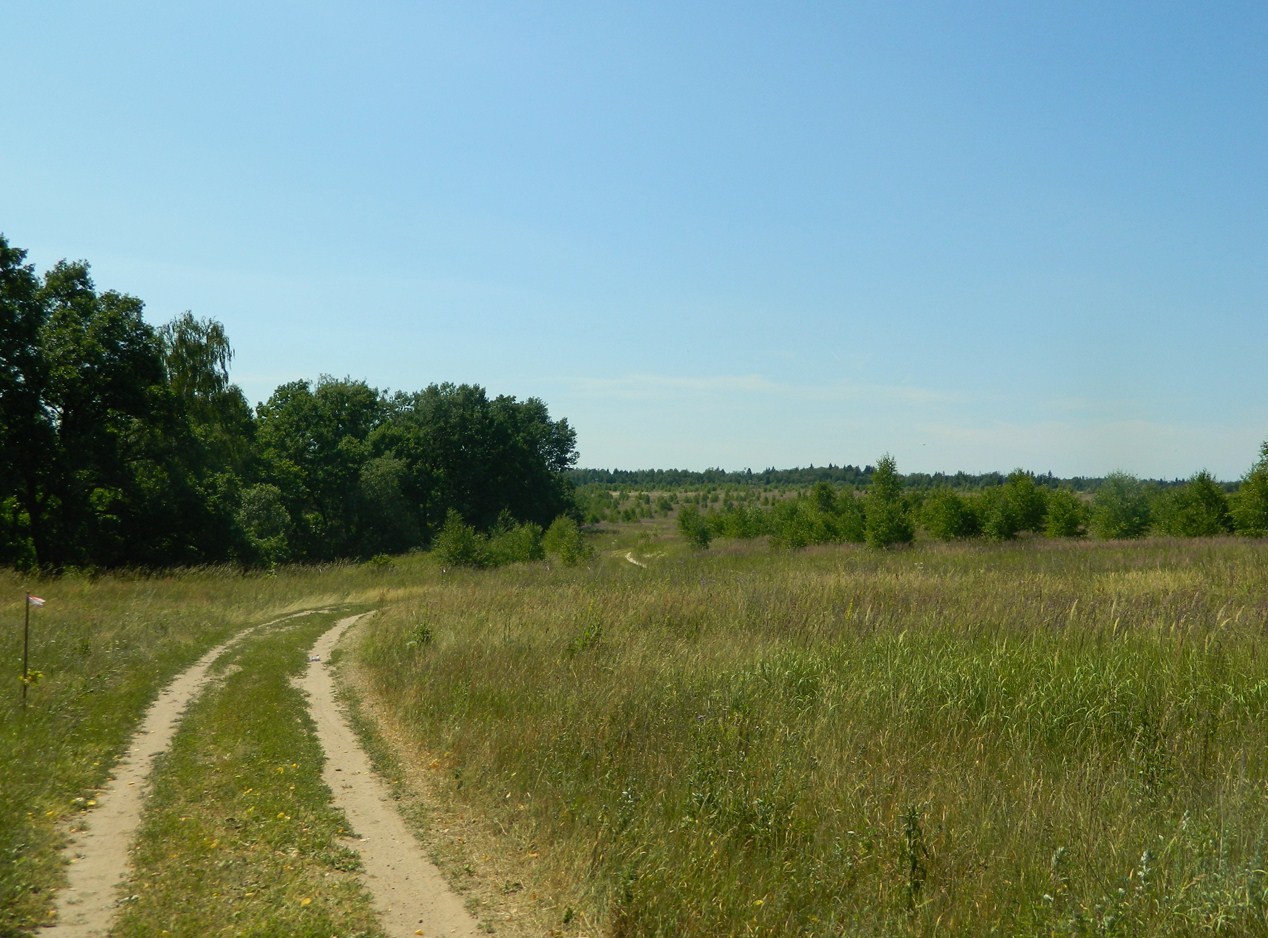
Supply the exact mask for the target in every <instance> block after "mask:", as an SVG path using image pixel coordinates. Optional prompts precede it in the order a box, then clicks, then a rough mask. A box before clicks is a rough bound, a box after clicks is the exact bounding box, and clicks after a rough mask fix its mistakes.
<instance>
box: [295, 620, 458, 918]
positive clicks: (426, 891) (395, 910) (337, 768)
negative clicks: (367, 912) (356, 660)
mask: <svg viewBox="0 0 1268 938" xmlns="http://www.w3.org/2000/svg"><path fill="white" fill-rule="evenodd" d="M361 618H362V616H350V617H349V618H346V619H341V620H340V621H339V622H337V623H335V626H334V627H333V628H332V629H330V631H328V632H326V633H325V634H324V635H322V637H321V638H320V639H318V641H317V643H316V644H315V645H314V646H313V648H312V651H311V652H310V654H309V665H308V670H307V671H306V672H305V674H304V676H303V678H302V679H301V680H299V681H297V682H296V684H297V686H299V687H300V688H301V689H302V690H304V691H305V692H307V694H308V698H309V710H310V712H311V713H312V717H313V721H314V722H315V723H316V724H317V738H318V740H319V742H320V743H321V748H322V749H323V750H324V751H325V753H326V764H325V768H324V769H323V770H322V778H323V779H324V780H325V782H326V784H327V785H328V786H329V787H330V790H331V791H332V792H333V793H334V801H335V806H336V807H337V808H339V809H340V810H341V811H343V813H344V814H345V815H346V816H347V818H348V822H349V823H350V824H351V826H352V829H353V831H355V832H356V836H355V837H354V838H353V839H352V840H351V842H350V843H349V846H350V847H351V848H352V849H354V850H356V851H357V852H358V853H360V854H361V862H362V864H363V865H364V867H365V878H366V885H367V887H368V888H369V890H370V893H371V895H372V896H373V897H374V906H375V909H376V910H377V911H378V912H379V915H380V917H381V919H382V922H383V926H384V928H385V930H386V931H387V933H388V934H389V935H393V936H397V935H400V936H408V935H418V934H423V935H427V936H429V938H476V936H479V935H481V934H482V932H481V931H480V929H479V926H478V925H477V923H476V921H475V919H474V918H472V917H471V915H470V914H469V913H468V912H467V910H466V908H465V907H464V906H463V903H462V900H461V899H459V898H458V896H457V895H456V894H455V893H453V892H452V891H451V890H450V889H449V886H448V884H446V882H445V880H444V879H443V878H442V877H441V875H440V871H439V870H438V869H437V868H436V866H435V864H433V863H432V862H431V860H429V859H428V858H427V856H426V854H424V853H423V850H422V848H421V847H420V846H419V844H418V841H417V840H415V838H414V835H413V834H412V833H411V832H410V830H409V828H408V827H406V825H405V822H404V820H402V818H401V816H400V814H399V813H398V812H397V810H396V808H395V806H394V804H393V799H392V795H391V791H390V790H389V789H388V787H387V785H386V784H384V782H383V781H382V780H381V779H380V778H379V777H378V776H377V775H375V774H374V771H373V769H372V768H371V766H370V760H369V757H368V756H367V755H366V754H365V751H364V750H363V749H362V748H361V744H360V743H359V742H358V741H357V736H356V734H355V733H354V732H353V730H352V727H351V725H350V724H349V722H348V719H347V717H346V716H345V715H344V711H343V709H342V708H341V707H340V706H339V705H338V703H337V701H336V695H335V685H334V679H333V677H332V675H331V673H330V669H329V667H328V666H327V664H326V661H327V659H328V658H329V656H330V652H331V650H332V649H333V648H334V647H335V644H336V643H337V642H338V641H339V639H340V638H341V637H342V636H343V634H344V632H346V631H347V630H348V629H349V628H351V627H352V626H353V625H354V624H355V623H356V622H357V621H358V620H359V619H361Z"/></svg>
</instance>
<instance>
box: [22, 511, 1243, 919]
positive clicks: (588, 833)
mask: <svg viewBox="0 0 1268 938" xmlns="http://www.w3.org/2000/svg"><path fill="white" fill-rule="evenodd" d="M594 543H595V544H596V546H597V547H598V548H599V552H598V554H597V555H596V556H595V557H594V558H592V559H591V560H589V561H587V562H583V563H582V564H580V565H578V566H572V567H570V566H566V565H563V564H559V563H533V564H518V565H511V566H507V567H501V568H498V569H490V570H470V569H460V568H450V569H445V568H443V567H442V566H441V565H440V564H439V563H438V562H436V561H435V560H434V559H433V558H429V557H426V556H415V557H409V558H401V559H398V560H396V561H393V562H391V563H386V564H374V563H370V564H362V565H347V566H334V567H327V568H322V569H318V568H305V569H294V570H281V571H279V572H278V573H276V574H273V575H252V576H243V575H241V574H239V573H234V572H232V571H227V570H202V571H186V572H179V573H173V574H170V575H162V576H140V575H118V576H103V577H100V578H95V579H89V578H82V577H74V576H64V577H61V578H57V579H52V580H48V581H45V582H39V581H28V580H23V579H20V578H19V577H18V575H17V574H14V573H11V572H0V595H3V596H4V597H5V601H4V602H3V603H0V616H3V618H4V619H5V620H6V621H7V622H8V623H9V625H8V626H7V627H6V628H5V629H4V630H3V631H2V632H0V653H2V659H0V660H3V661H4V662H7V665H6V667H7V668H8V669H9V670H10V671H11V673H12V682H11V687H10V691H9V692H8V693H4V694H3V695H0V745H2V746H3V751H2V752H3V754H2V755H0V935H19V934H30V933H32V931H33V930H34V929H35V928H36V927H37V926H38V925H39V924H40V923H42V922H47V921H48V920H49V917H50V911H51V908H52V898H51V895H52V890H53V888H54V887H55V886H56V885H58V884H59V882H60V881H61V879H62V875H63V874H62V867H61V865H60V860H59V858H58V854H57V852H56V851H57V848H58V846H59V845H60V843H61V842H62V839H63V834H62V832H63V831H64V830H65V829H66V827H67V826H68V825H73V823H74V821H75V819H76V817H77V816H78V814H79V813H80V812H81V811H84V810H89V809H90V807H91V804H90V803H91V801H92V799H93V795H94V793H95V791H96V789H97V788H98V787H99V786H100V785H101V784H102V783H103V782H104V780H105V778H106V777H107V774H108V771H109V767H110V765H111V764H112V763H113V762H114V761H115V759H116V758H117V757H118V755H119V753H120V752H121V751H122V749H123V747H124V745H125V742H126V740H127V738H128V736H129V735H130V733H131V732H132V730H133V729H134V728H135V726H136V724H137V723H138V721H139V719H140V717H141V714H142V712H143V711H144V709H145V707H146V706H147V705H148V703H149V702H150V701H151V700H152V699H153V698H154V696H155V695H156V694H157V692H158V690H159V688H160V687H161V686H162V685H163V684H164V683H166V682H167V681H168V680H169V679H170V678H171V677H172V676H173V675H174V674H176V673H177V672H179V671H180V670H182V669H183V668H184V667H186V666H188V665H189V664H191V663H192V662H193V661H195V660H196V659H197V658H198V657H199V656H200V655H201V654H202V653H203V652H205V651H206V650H207V649H208V648H210V647H212V646H213V645H215V644H218V643H219V642H221V641H223V640H224V639H226V638H227V637H228V636H230V635H232V634H235V633H237V632H239V631H241V630H242V629H245V628H248V627H250V626H257V625H260V624H262V623H266V622H272V621H273V620H276V619H278V618H279V617H281V616H284V615H287V614H289V613H292V612H296V611H299V610H303V609H316V608H326V609H328V610H329V611H328V612H325V613H321V614H318V615H313V616H306V617H300V618H296V619H288V620H286V621H285V622H280V623H277V624H276V625H273V626H270V627H269V628H266V629H260V630H258V631H257V632H255V633H253V634H252V636H251V637H249V638H248V639H246V640H245V641H244V642H242V643H241V644H240V645H238V646H236V647H235V649H234V650H233V651H232V652H230V655H229V657H228V659H226V660H224V661H223V662H222V666H221V667H220V668H219V669H218V677H217V679H216V681H215V683H213V685H212V686H211V687H210V688H209V689H208V691H207V692H206V693H205V694H204V695H203V697H201V698H200V699H199V700H198V701H197V702H196V703H195V704H194V706H193V707H192V708H191V709H190V712H189V713H188V714H187V716H186V718H185V721H184V722H183V723H182V726H181V728H180V731H179V732H178V734H177V737H176V740H175V742H174V745H173V749H172V751H171V752H170V753H169V754H168V755H167V756H166V757H164V758H163V759H162V760H160V763H159V767H158V771H157V773H156V777H155V780H154V784H155V787H154V794H153V797H152V800H151V802H150V804H149V806H148V809H147V814H146V817H145V818H144V820H143V824H142V830H141V833H140V840H139V842H138V845H137V848H136V850H135V853H134V857H135V862H136V865H137V870H136V874H135V876H134V877H133V880H132V882H131V883H130V884H129V886H128V887H127V894H128V895H129V899H128V901H127V902H125V903H124V905H123V906H122V907H121V917H120V921H119V927H118V934H121V935H148V934H157V933H158V932H156V931H155V930H154V929H156V928H160V929H161V928H162V927H168V926H167V925H164V924H163V923H172V924H175V925H176V926H177V930H176V931H173V934H180V933H181V930H182V929H183V930H185V931H188V932H189V933H198V934H226V935H230V934H247V933H251V934H270V933H278V934H282V933H285V934H296V935H308V934H311V935H313V936H317V935H321V936H323V938H324V936H326V935H333V934H338V935H344V936H352V935H367V936H368V935H374V934H378V932H377V926H375V925H374V923H373V921H372V918H371V916H370V915H369V913H368V911H367V910H368V906H367V901H366V897H365V896H364V894H363V893H362V892H361V891H360V890H359V888H358V887H357V886H356V884H355V883H354V882H353V881H351V880H350V877H349V874H350V873H352V872H353V871H354V870H355V868H356V866H357V863H356V860H355V857H352V856H351V855H349V854H348V853H347V852H346V850H344V849H343V847H342V846H341V842H340V839H339V837H340V833H341V830H342V826H343V821H342V819H341V818H340V817H339V816H338V815H337V814H336V813H334V812H331V811H330V810H329V809H328V807H327V806H326V805H325V794H324V789H323V787H322V785H321V784H320V778H319V775H318V773H319V769H320V767H319V765H318V764H317V763H318V761H319V760H318V756H317V752H316V750H315V749H314V745H313V743H312V739H311V733H310V731H309V728H308V725H307V723H306V717H305V716H304V714H303V704H302V700H301V699H300V696H299V695H298V694H297V693H296V692H295V691H294V690H293V688H291V687H290V684H289V676H290V675H291V674H292V673H294V672H295V671H297V670H298V669H299V668H301V667H302V666H303V662H304V655H303V651H304V649H305V648H306V647H307V645H308V643H309V642H310V641H311V640H312V639H313V638H315V636H316V635H317V634H318V633H319V632H320V631H321V630H322V629H323V628H324V627H326V626H327V625H328V624H329V623H330V622H332V621H333V620H334V618H336V617H337V616H338V615H339V614H341V611H342V610H346V609H348V608H356V609H365V608H371V607H372V608H376V609H378V610H379V612H378V614H377V615H376V616H375V617H373V618H371V619H369V620H367V621H366V622H365V623H364V624H363V626H361V627H360V628H359V629H358V631H357V632H355V633H353V634H354V636H358V639H357V641H355V642H352V643H350V644H349V645H348V646H346V647H345V649H344V651H343V653H342V655H341V660H342V662H343V664H344V665H345V667H347V668H349V669H350V668H351V667H352V666H355V667H356V671H355V672H353V671H352V670H348V674H349V675H352V674H354V673H355V674H356V675H357V679H356V681H355V682H354V684H353V686H355V687H357V688H360V692H362V693H364V694H366V695H367V696H366V699H365V701H364V702H365V704H366V705H367V706H366V707H364V708H362V713H363V716H364V714H365V713H376V712H377V713H378V714H380V715H383V714H386V715H388V717H389V721H390V723H391V727H392V729H393V732H394V733H395V734H396V735H394V736H393V737H392V738H391V746H392V747H393V749H394V751H395V756H393V754H392V752H388V751H385V749H384V746H385V743H384V739H383V738H379V739H378V740H377V741H376V743H375V744H374V746H373V747H372V748H374V749H375V751H376V752H378V753H379V755H380V757H381V759H382V761H383V763H384V764H390V765H392V766H393V767H392V769H391V774H392V776H393V778H394V779H395V780H397V781H398V782H399V781H400V778H404V777H406V776H411V775H412V776H415V777H420V778H421V779H422V784H423V785H424V786H425V788H426V790H427V792H428V795H429V797H430V798H432V799H435V801H436V808H435V811H434V812H432V811H428V810H424V811H422V812H415V813H414V814H413V815H412V816H413V817H415V818H416V819H421V820H422V821H423V822H424V823H427V818H428V816H430V817H431V821H430V823H432V824H433V826H442V825H441V822H440V821H438V820H437V819H439V818H451V817H456V816H463V817H467V818H477V819H481V821H482V824H483V827H484V828H485V829H486V830H487V831H488V832H491V834H490V836H488V837H487V838H485V839H483V840H481V839H478V838H475V837H472V839H471V842H470V843H468V844H466V845H465V846H464V847H463V850H465V851H466V852H465V854H464V853H463V852H462V850H459V851H458V852H456V853H454V854H453V855H452V857H451V859H450V860H449V861H448V862H445V860H444V858H442V866H444V867H445V868H446V869H448V870H449V872H450V873H451V874H456V875H457V876H459V877H463V876H467V877H468V878H469V879H472V880H474V879H475V878H478V877H479V876H484V877H485V878H486V879H488V878H489V874H488V870H487V869H486V868H484V867H482V866H481V862H482V861H483V860H488V859H489V857H488V855H487V854H490V853H497V854H499V855H500V857H501V859H500V860H499V863H500V865H499V867H498V872H497V874H496V875H497V876H498V877H500V878H498V879H496V880H493V881H491V888H492V890H493V891H494V892H501V893H505V898H506V900H507V902H508V903H510V904H514V903H519V904H520V905H521V906H523V907H524V909H525V919H526V920H527V919H528V918H530V917H531V918H532V920H533V922H534V924H533V925H532V926H529V927H527V928H526V927H524V926H523V925H522V923H521V927H520V929H519V930H518V931H517V930H516V928H515V927H513V924H512V922H511V921H510V920H509V916H503V917H502V919H499V918H498V916H497V915H493V914H491V908H492V907H491V906H490V905H488V904H486V905H485V906H484V913H483V916H482V917H483V919H484V921H485V923H486V927H488V928H489V930H490V931H493V932H494V933H504V934H536V933H542V934H545V933H550V934H554V935H559V936H568V938H579V936H583V935H584V936H599V935H607V936H635V935H637V936H654V935H664V936H670V935H673V936H680V935H681V936H692V935H697V936H706V935H707V936H715V935H769V936H781V935H806V936H812V935H813V936H818V935H822V936H828V935H857V936H890V935H966V936H968V935H974V936H976V935H991V934H995V935H1001V936H1014V935H1016V936H1020V935H1045V936H1057V935H1060V936H1079V935H1104V936H1111V935H1208V934H1210V935H1260V934H1268V874H1265V872H1264V870H1265V852H1266V848H1268V724H1266V723H1265V720H1264V715H1265V713H1266V712H1268V657H1265V655H1263V654H1261V648H1260V645H1261V642H1262V640H1263V636H1264V633H1265V625H1266V623H1268V568H1266V565H1265V561H1266V560H1268V543H1265V542H1261V541H1251V540H1245V539H1240V540H1239V539H1232V538H1229V539H1209V540H1203V539H1185V540H1170V539H1147V540H1143V541H1137V542H1130V543H1122V542H1102V541H1097V542H1090V541H1081V540H1066V541H1049V540H1043V539H1026V540H1023V541H1019V542H1015V543H1005V544H993V545H992V544H986V543H969V544H955V545H927V544H921V545H918V546H917V547H916V548H914V549H909V550H900V551H893V552H879V551H870V550H867V549H864V548H861V547H854V546H841V547H822V548H812V549H808V550H803V551H799V552H795V553H790V552H781V551H771V550H769V549H768V548H767V547H765V546H764V545H763V544H761V542H757V541H750V542H735V541H727V540H719V541H715V542H714V546H713V547H712V548H711V549H709V550H707V551H691V550H689V549H687V548H686V546H685V545H684V544H683V542H682V541H681V539H680V538H679V537H678V536H677V534H676V533H675V532H674V529H673V528H672V526H671V525H670V524H669V523H652V524H647V523H641V524H640V523H634V524H623V525H617V526H611V527H608V528H607V529H605V530H603V531H601V532H600V533H599V534H598V535H597V536H595V538H594ZM630 559H633V560H636V561H638V562H639V563H641V564H643V566H639V565H638V564H636V563H631V562H630ZM26 589H30V590H31V591H32V592H35V593H38V594H39V595H41V596H44V597H45V598H46V599H47V600H48V604H47V605H46V606H45V607H43V608H41V609H35V610H32V658H31V666H32V669H33V670H36V671H40V672H42V679H41V680H40V681H39V682H38V683H36V684H34V685H33V686H31V687H30V696H29V700H28V706H27V707H26V708H25V710H23V709H22V708H21V706H20V703H19V701H20V696H19V684H18V680H17V678H18V670H19V667H20V661H21V625H22V615H23V607H22V601H23V600H22V594H23V591H24V590H26ZM244 700H250V701H252V702H253V704H254V706H253V707H243V706H242V701H244ZM373 722H374V721H373V720H368V719H363V723H364V724H371V723H373ZM402 760H404V762H406V763H407V764H404V765H402V764H401V763H402ZM406 800H408V799H406ZM443 826H445V827H446V828H448V826H449V821H448V820H445V821H444V822H443ZM464 831H468V829H464ZM468 832H469V831H468ZM443 835H444V831H441V832H440V833H439V835H438V836H443ZM463 836H464V837H465V836H466V834H465V833H464V835H463ZM433 843H434V838H433ZM482 852H483V853H484V854H485V856H480V854H481V853H482ZM485 885H486V886H490V884H489V883H486V884H485ZM494 902H496V897H495V900H494ZM508 907H509V906H508ZM542 921H544V922H545V925H543V926H542V927H541V930H540V931H535V930H534V929H536V928H537V924H536V923H538V922H542Z"/></svg>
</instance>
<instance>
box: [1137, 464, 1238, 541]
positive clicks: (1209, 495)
mask: <svg viewBox="0 0 1268 938" xmlns="http://www.w3.org/2000/svg"><path fill="white" fill-rule="evenodd" d="M1153 514H1154V527H1155V528H1156V529H1157V530H1158V531H1159V532H1160V533H1162V534H1170V535H1172V536H1173V537H1214V536H1216V535H1219V534H1227V533H1229V532H1230V531H1231V530H1232V529H1233V519H1232V516H1231V515H1230V514H1229V511H1228V498H1227V496H1225V494H1224V492H1223V490H1221V489H1220V487H1219V486H1218V485H1217V484H1216V482H1215V479H1214V478H1213V477H1212V476H1211V474H1210V473H1209V472H1207V471H1206V470H1205V469H1203V470H1202V471H1201V472H1198V473H1196V474H1195V475H1194V476H1193V477H1192V478H1191V479H1189V481H1188V482H1186V483H1185V484H1184V485H1183V486H1181V487H1180V488H1178V489H1173V490H1172V491H1170V492H1164V493H1163V494H1162V495H1160V496H1159V497H1158V499H1157V500H1156V501H1155V502H1154V510H1153Z"/></svg>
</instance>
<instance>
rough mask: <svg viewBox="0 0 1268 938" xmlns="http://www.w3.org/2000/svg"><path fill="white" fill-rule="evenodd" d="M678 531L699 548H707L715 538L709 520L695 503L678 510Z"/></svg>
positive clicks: (693, 545) (689, 542) (688, 541)
mask: <svg viewBox="0 0 1268 938" xmlns="http://www.w3.org/2000/svg"><path fill="white" fill-rule="evenodd" d="M678 531H679V533H681V534H682V536H683V537H684V538H686V540H687V543H688V544H690V545H691V546H692V547H694V548H696V549H697V550H707V549H708V547H709V542H710V541H711V540H713V532H712V531H711V530H710V529H709V524H708V522H707V521H706V520H705V519H704V516H703V515H701V514H700V509H699V508H696V507H695V506H694V505H687V506H686V507H684V508H683V509H682V510H680V511H679V512H678Z"/></svg>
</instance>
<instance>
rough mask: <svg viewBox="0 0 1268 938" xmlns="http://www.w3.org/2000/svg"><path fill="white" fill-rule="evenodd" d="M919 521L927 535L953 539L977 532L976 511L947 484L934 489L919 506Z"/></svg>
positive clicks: (944, 539) (946, 539) (947, 539)
mask: <svg viewBox="0 0 1268 938" xmlns="http://www.w3.org/2000/svg"><path fill="white" fill-rule="evenodd" d="M920 523H921V525H922V526H923V527H924V529H925V530H926V531H928V532H929V536H930V537H932V538H936V539H937V540H939V541H954V540H958V539H960V538H965V537H973V536H974V535H975V534H977V533H978V530H979V529H978V520H977V513H976V512H975V511H974V510H973V506H972V505H971V504H969V501H968V500H967V499H966V498H964V497H963V496H962V495H960V494H959V493H958V492H956V491H955V490H954V489H951V488H949V487H947V486H941V487H939V488H936V489H934V490H933V491H932V492H930V493H929V494H928V495H927V496H926V497H925V502H924V504H923V505H922V506H921V507H920Z"/></svg>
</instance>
